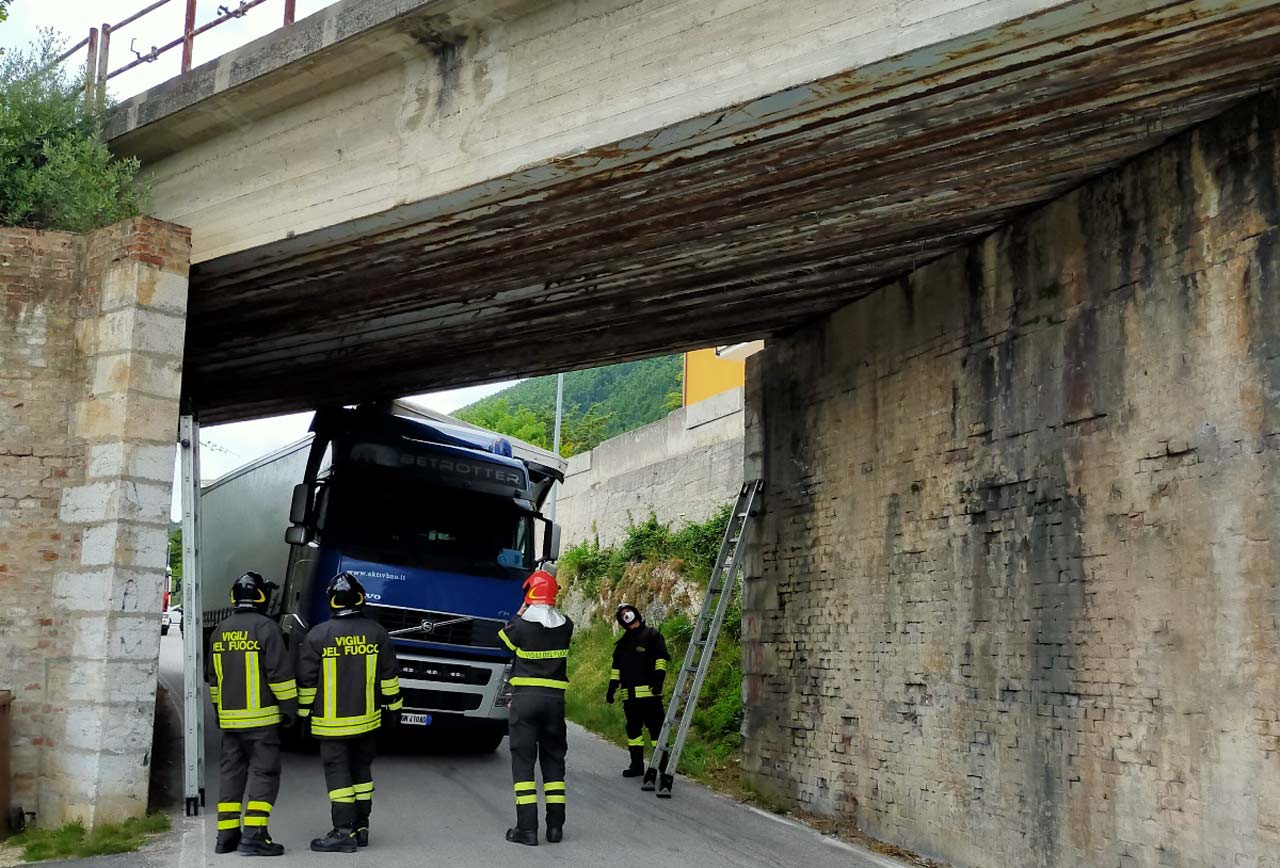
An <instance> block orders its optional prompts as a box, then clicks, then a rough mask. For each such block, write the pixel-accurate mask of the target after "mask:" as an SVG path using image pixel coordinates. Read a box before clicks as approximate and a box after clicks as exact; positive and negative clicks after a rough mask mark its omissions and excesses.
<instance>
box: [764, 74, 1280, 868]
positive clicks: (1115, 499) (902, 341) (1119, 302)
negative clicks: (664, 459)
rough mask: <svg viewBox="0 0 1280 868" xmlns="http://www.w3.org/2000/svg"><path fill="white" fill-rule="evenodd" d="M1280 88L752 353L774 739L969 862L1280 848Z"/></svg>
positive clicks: (822, 793) (835, 805)
mask: <svg viewBox="0 0 1280 868" xmlns="http://www.w3.org/2000/svg"><path fill="white" fill-rule="evenodd" d="M1278 153H1280V100H1277V98H1276V96H1275V94H1266V95H1263V96H1261V97H1259V98H1256V99H1254V100H1253V101H1251V102H1249V103H1247V104H1246V105H1244V106H1242V107H1240V108H1238V109H1236V110H1233V111H1232V112H1230V113H1229V114H1227V115H1224V116H1222V117H1220V118H1217V119H1215V120H1214V121H1212V122H1210V123H1207V124H1205V125H1204V126H1202V127H1200V128H1198V129H1195V130H1193V131H1191V132H1189V133H1187V134H1184V135H1182V136H1180V137H1178V138H1176V139H1174V140H1172V141H1170V142H1169V143H1168V144H1166V145H1165V146H1163V147H1161V148H1160V149H1158V150H1156V151H1154V152H1151V153H1148V154H1147V155H1145V156H1143V157H1141V158H1139V159H1137V160H1136V161H1134V162H1132V163H1130V164H1128V165H1127V166H1126V167H1124V168H1122V169H1121V170H1118V171H1116V172H1113V173H1111V174H1109V175H1107V176H1105V177H1103V178H1100V179H1098V180H1096V181H1094V182H1092V183H1090V184H1088V185H1086V186H1085V187H1083V188H1080V189H1078V190H1076V191H1075V192H1073V193H1071V194H1069V195H1067V196H1065V197H1063V198H1061V199H1059V200H1057V201H1055V202H1053V203H1051V204H1050V205H1048V206H1046V207H1044V208H1042V209H1041V210H1039V211H1037V212H1035V213H1034V214H1032V215H1030V216H1028V217H1026V218H1024V219H1021V220H1019V221H1018V222H1016V223H1015V224H1013V225H1011V226H1010V227H1008V228H1006V229H1004V230H1002V231H999V232H997V233H996V234H994V235H992V236H990V237H989V238H987V239H985V240H984V241H983V242H981V243H979V244H976V245H974V246H972V247H971V248H970V249H968V250H966V251H962V252H959V253H956V254H954V255H951V256H948V257H947V258H945V259H942V260H939V261H937V262H935V263H933V264H931V265H928V266H926V267H923V268H921V269H920V270H918V271H916V272H915V273H914V274H912V275H911V276H910V277H909V278H907V279H904V280H902V281H900V282H898V283H895V284H892V285H890V286H887V287H885V288H883V289H881V290H880V291H878V292H877V293H875V294H874V295H872V296H870V297H868V298H866V299H863V300H860V301H858V302H856V303H853V304H851V305H849V306H848V307H845V308H843V309H841V310H840V311H838V312H837V313H835V314H834V315H832V316H830V317H829V318H826V319H824V320H822V321H820V322H817V323H815V324H813V325H811V326H809V327H806V328H803V329H801V330H798V331H796V332H794V333H792V334H790V335H787V336H785V337H782V338H779V339H776V340H772V341H770V344H769V347H768V349H767V350H766V351H765V353H763V354H762V355H761V356H758V357H756V358H754V359H753V360H752V362H751V363H750V366H749V374H748V380H749V383H748V390H747V399H746V405H747V407H746V417H747V421H746V426H747V443H746V453H747V458H746V463H747V475H748V476H754V475H763V476H764V477H766V478H767V479H768V481H769V495H768V500H767V513H766V515H765V517H764V519H763V526H762V534H761V538H762V544H761V546H760V549H759V551H758V552H757V553H756V559H757V560H756V565H755V567H756V568H755V569H753V570H752V571H751V572H752V575H754V576H756V578H754V579H753V580H751V581H750V582H749V584H748V587H747V593H746V600H745V605H744V608H745V610H746V611H745V624H744V640H745V645H746V648H745V654H744V656H745V669H746V683H745V686H744V690H745V692H746V698H747V701H748V710H747V719H746V722H745V725H744V729H745V732H746V737H747V738H746V746H745V760H744V763H745V766H746V768H747V769H748V771H749V774H750V775H751V777H752V778H754V780H755V782H756V783H757V784H758V785H759V786H760V787H761V788H762V789H765V790H769V791H772V792H774V793H775V794H778V795H781V796H784V797H787V798H789V799H791V800H793V801H794V802H795V803H797V804H798V805H800V806H802V807H804V808H807V809H809V810H812V811H816V812H820V813H824V814H832V815H842V816H844V817H847V818H850V819H853V820H855V821H856V822H857V823H858V824H859V825H860V827H861V828H863V829H864V830H866V831H867V832H868V833H870V834H872V835H874V836H876V837H878V838H881V839H884V840H886V841H890V842H893V843H896V844H899V845H902V846H905V847H908V848H911V849H913V850H916V851H918V852H922V853H925V854H929V855H932V856H935V857H938V858H941V859H944V860H946V861H949V862H951V863H953V864H955V865H957V866H966V868H1007V866H1010V865H1025V866H1080V868H1083V866H1090V868H1111V866H1152V868H1154V866H1185V868H1216V866H1224V865H1250V866H1259V868H1275V866H1277V865H1280V855H1278V854H1280V741H1278V739H1280V711H1277V709H1280V582H1278V580H1277V572H1276V568H1275V565H1276V563H1277V554H1278V552H1277V546H1280V526H1278V522H1280V519H1278V518H1277V516H1278V515H1280V512H1278V510H1277V506H1278V503H1277V497H1278V495H1280V490H1278V489H1277V482H1278V479H1277V473H1278V471H1280V352H1278V351H1277V348H1280V287H1278V286H1277V272H1278V271H1280V258H1278V257H1277V248H1276V241H1277V238H1278V237H1280V225H1278V224H1280V161H1278V159H1277V154H1278Z"/></svg>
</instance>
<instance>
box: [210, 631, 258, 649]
mask: <svg viewBox="0 0 1280 868" xmlns="http://www.w3.org/2000/svg"><path fill="white" fill-rule="evenodd" d="M213 650H214V651H218V652H222V651H261V650H262V647H261V646H260V645H258V640H257V639H250V638H249V631H248V630H223V631H222V641H220V642H214V643H213Z"/></svg>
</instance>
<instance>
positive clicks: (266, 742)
mask: <svg viewBox="0 0 1280 868" xmlns="http://www.w3.org/2000/svg"><path fill="white" fill-rule="evenodd" d="M272 587H274V586H273V585H270V584H268V583H267V582H264V581H263V580H262V576H260V575H258V574H257V573H255V572H248V573H245V574H244V575H243V576H241V577H240V578H238V579H236V581H235V583H234V584H233V585H232V586H231V605H232V607H233V609H234V611H233V612H232V614H231V616H230V617H229V618H227V619H226V620H225V621H223V622H222V623H221V624H219V625H218V626H217V628H216V629H215V630H214V631H213V634H212V635H211V636H210V637H209V641H210V648H209V659H208V663H207V665H206V670H205V682H206V683H208V685H209V694H210V697H211V698H212V699H213V705H214V708H216V709H217V711H218V728H219V729H221V730H222V758H221V760H220V762H219V776H218V839H217V842H216V844H215V845H214V851H215V852H217V853H230V852H232V851H235V850H238V851H239V852H240V853H243V854H245V855H247V856H279V855H281V854H282V853H284V847H282V846H280V845H279V844H277V843H276V842H274V841H272V840H271V835H270V834H269V833H268V832H267V820H268V819H270V817H271V809H272V807H273V806H274V804H275V800H276V795H277V794H278V793H279V792H280V726H281V724H283V725H285V726H290V725H291V724H292V723H293V720H294V716H295V714H296V711H297V707H298V687H297V683H296V682H295V681H294V678H293V665H292V663H291V661H290V660H289V653H288V651H287V650H286V648H285V644H284V636H283V635H281V633H280V628H279V627H278V626H276V623H275V622H274V621H272V620H271V619H270V618H268V617H267V616H266V614H265V612H266V608H267V597H268V595H269V592H270V589H271V588H272ZM246 785H247V789H248V793H246V792H245V790H246ZM246 795H247V797H248V801H249V804H248V806H247V809H246V810H245V812H244V818H243V826H244V828H243V831H242V830H241V823H242V820H241V816H240V809H241V807H242V803H243V801H244V799H245V797H246Z"/></svg>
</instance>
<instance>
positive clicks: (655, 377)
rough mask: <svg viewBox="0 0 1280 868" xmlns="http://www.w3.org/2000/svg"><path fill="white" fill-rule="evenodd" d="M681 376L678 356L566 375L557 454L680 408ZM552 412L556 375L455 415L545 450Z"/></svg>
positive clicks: (582, 447)
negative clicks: (559, 447) (562, 418)
mask: <svg viewBox="0 0 1280 868" xmlns="http://www.w3.org/2000/svg"><path fill="white" fill-rule="evenodd" d="M682 374H683V360H682V357H681V356H663V357H661V358H656V359H644V360H642V361H639V362H625V363H623V364H621V365H609V366H608V367H604V368H592V369H590V370H586V371H573V372H571V373H568V374H565V378H564V420H563V423H562V426H561V438H560V440H561V443H560V446H561V449H560V451H561V453H563V454H564V455H566V456H569V455H574V454H577V453H578V452H584V451H586V450H588V449H591V448H592V447H594V446H595V445H596V444H597V443H600V442H601V441H602V440H608V439H609V438H610V437H614V436H616V435H618V434H622V433H624V432H626V431H631V430H633V429H635V428H639V427H640V426H642V425H648V424H649V423H650V422H655V421H657V420H658V419H661V418H662V417H663V416H665V415H667V413H669V412H671V411H672V410H674V409H676V408H677V407H679V406H680V378H681V376H682ZM555 411H556V378H555V377H554V376H548V377H535V378H534V379H531V380H525V381H524V382H523V383H517V384H516V385H514V386H511V387H510V388H507V389H503V390H502V391H501V392H498V393H496V394H494V395H490V396H489V397H488V398H485V399H483V400H481V401H477V402H476V403H474V404H471V405H469V406H466V407H463V408H462V409H461V410H458V411H457V412H456V413H454V414H453V415H455V416H457V417H458V418H459V419H462V420H463V421H465V422H470V423H471V424H473V425H480V426H483V427H485V428H488V429H490V430H491V431H498V432H499V433H502V434H506V435H508V436H510V437H518V438H519V439H521V440H525V441H527V442H529V443H533V444H534V445H536V446H542V447H545V448H548V449H549V448H550V447H551V439H552V432H553V430H554V427H555Z"/></svg>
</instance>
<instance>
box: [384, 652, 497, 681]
mask: <svg viewBox="0 0 1280 868" xmlns="http://www.w3.org/2000/svg"><path fill="white" fill-rule="evenodd" d="M490 675H492V671H491V670H489V669H484V668H482V667H480V666H466V665H464V664H461V663H440V662H437V661H435V660H406V659H404V658H401V659H400V677H401V678H412V679H415V680H417V681H443V682H445V683H446V684H475V685H485V684H488V683H489V677H490Z"/></svg>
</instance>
